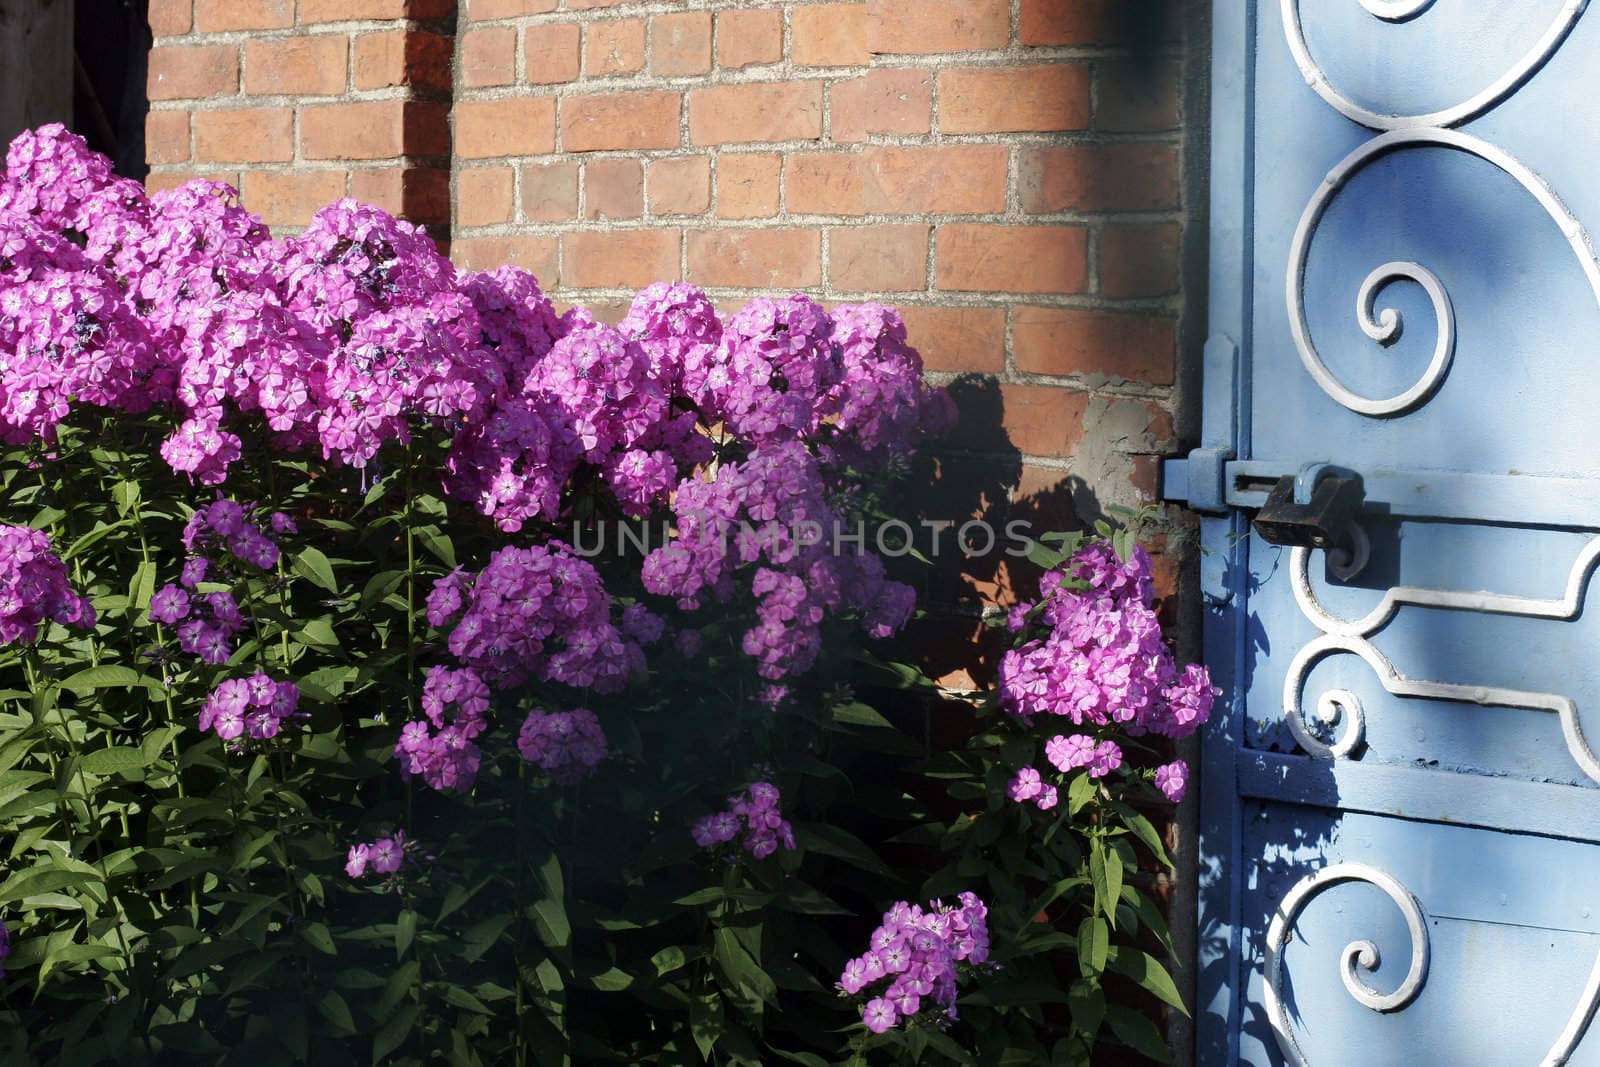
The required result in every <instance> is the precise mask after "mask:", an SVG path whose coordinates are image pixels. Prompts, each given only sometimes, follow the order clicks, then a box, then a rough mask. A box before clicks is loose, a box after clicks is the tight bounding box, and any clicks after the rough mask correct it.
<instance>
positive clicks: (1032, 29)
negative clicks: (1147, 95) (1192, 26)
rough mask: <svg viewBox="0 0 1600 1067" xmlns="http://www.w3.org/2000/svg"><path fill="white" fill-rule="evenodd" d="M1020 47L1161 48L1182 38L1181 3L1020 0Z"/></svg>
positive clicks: (1174, 0) (1161, 0)
mask: <svg viewBox="0 0 1600 1067" xmlns="http://www.w3.org/2000/svg"><path fill="white" fill-rule="evenodd" d="M1021 15H1022V17H1021V19H1020V20H1019V22H1018V27H1017V32H1018V39H1019V40H1021V42H1022V43H1023V44H1025V45H1051V44H1147V45H1148V44H1161V43H1165V42H1168V41H1175V40H1178V39H1179V38H1180V37H1181V36H1182V33H1183V18H1182V12H1181V10H1180V0H1022V13H1021Z"/></svg>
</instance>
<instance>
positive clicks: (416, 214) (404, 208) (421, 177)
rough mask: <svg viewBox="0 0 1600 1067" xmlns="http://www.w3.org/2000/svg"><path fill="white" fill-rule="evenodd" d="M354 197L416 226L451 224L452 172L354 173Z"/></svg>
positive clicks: (418, 169) (380, 170) (377, 169)
mask: <svg viewBox="0 0 1600 1067" xmlns="http://www.w3.org/2000/svg"><path fill="white" fill-rule="evenodd" d="M350 195H351V196H353V197H355V198H356V199H357V200H360V201H361V202H362V203H366V204H371V205H372V206H373V207H380V208H383V210H385V211H387V212H389V213H390V214H391V215H396V216H398V217H400V218H404V219H409V220H410V221H412V222H433V223H448V222H449V221H450V172H449V171H448V170H446V169H445V168H443V167H368V168H365V169H362V170H355V171H351V172H350Z"/></svg>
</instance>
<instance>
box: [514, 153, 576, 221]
mask: <svg viewBox="0 0 1600 1067" xmlns="http://www.w3.org/2000/svg"><path fill="white" fill-rule="evenodd" d="M522 217H523V218H525V219H527V220H528V221H529V222H566V221H568V220H569V219H575V218H577V217H578V165H577V164H576V163H524V164H523V165H522Z"/></svg>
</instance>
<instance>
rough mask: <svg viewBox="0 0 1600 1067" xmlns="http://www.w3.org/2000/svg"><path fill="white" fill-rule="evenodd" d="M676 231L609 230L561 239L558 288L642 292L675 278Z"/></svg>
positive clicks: (574, 234) (678, 237)
mask: <svg viewBox="0 0 1600 1067" xmlns="http://www.w3.org/2000/svg"><path fill="white" fill-rule="evenodd" d="M681 243H682V237H681V235H680V234H679V232H678V231H677V230H611V231H608V232H602V233H582V232H579V233H566V234H562V235H561V262H562V267H563V269H562V278H561V281H562V284H563V285H565V286H567V287H569V288H573V289H617V288H620V289H642V288H644V287H645V286H646V285H649V284H650V283H651V282H654V281H661V280H663V279H668V280H670V279H674V278H676V277H678V254H679V248H680V245H681Z"/></svg>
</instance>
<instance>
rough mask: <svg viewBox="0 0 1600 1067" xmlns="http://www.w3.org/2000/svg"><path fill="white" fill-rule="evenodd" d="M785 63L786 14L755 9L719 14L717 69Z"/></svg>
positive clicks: (765, 9)
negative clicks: (784, 28)
mask: <svg viewBox="0 0 1600 1067" xmlns="http://www.w3.org/2000/svg"><path fill="white" fill-rule="evenodd" d="M781 59H783V11H782V10H781V9H779V8H755V9H753V10H748V11H740V10H737V9H735V10H731V11H719V12H717V66H719V67H722V68H724V69H726V70H738V69H740V68H742V67H755V66H760V65H762V64H764V63H776V62H778V61H779V60H781Z"/></svg>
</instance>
